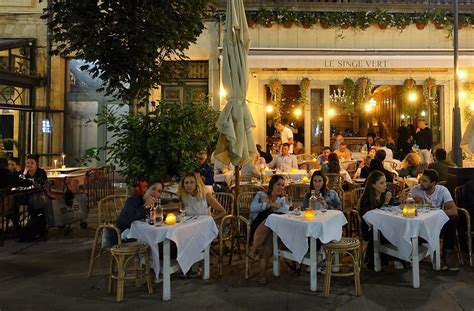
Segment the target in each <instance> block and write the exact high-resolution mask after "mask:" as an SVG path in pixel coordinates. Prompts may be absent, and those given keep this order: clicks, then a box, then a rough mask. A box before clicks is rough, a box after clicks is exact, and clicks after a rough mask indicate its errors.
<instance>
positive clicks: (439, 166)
mask: <svg viewBox="0 0 474 311" xmlns="http://www.w3.org/2000/svg"><path fill="white" fill-rule="evenodd" d="M448 167H456V164H454V162H452V161H450V160H446V150H444V149H443V148H439V149H436V151H435V161H434V162H433V163H430V164H429V165H428V168H429V169H432V170H435V171H436V172H438V175H439V181H445V180H448Z"/></svg>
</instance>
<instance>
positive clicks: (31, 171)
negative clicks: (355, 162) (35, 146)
mask: <svg viewBox="0 0 474 311" xmlns="http://www.w3.org/2000/svg"><path fill="white" fill-rule="evenodd" d="M38 164H39V156H38V155H35V154H30V155H29V156H28V157H27V158H26V169H25V178H26V179H34V182H35V183H38V184H41V185H42V184H44V183H46V181H48V175H47V174H46V171H45V170H44V169H42V168H40V167H39V166H38Z"/></svg>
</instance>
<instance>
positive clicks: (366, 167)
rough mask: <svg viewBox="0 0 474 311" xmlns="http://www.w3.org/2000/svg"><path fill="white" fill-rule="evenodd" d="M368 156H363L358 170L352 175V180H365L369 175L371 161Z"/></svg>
mask: <svg viewBox="0 0 474 311" xmlns="http://www.w3.org/2000/svg"><path fill="white" fill-rule="evenodd" d="M372 159H373V158H372V157H371V156H370V155H368V156H365V157H364V159H363V160H362V162H360V164H359V168H358V169H357V171H356V172H355V174H354V178H367V177H369V174H370V162H371V161H372Z"/></svg>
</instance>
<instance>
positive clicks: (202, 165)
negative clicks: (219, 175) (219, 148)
mask: <svg viewBox="0 0 474 311" xmlns="http://www.w3.org/2000/svg"><path fill="white" fill-rule="evenodd" d="M197 156H198V159H199V173H200V174H201V178H202V181H203V182H204V184H205V185H209V186H212V185H213V184H214V170H213V169H212V167H211V166H210V165H209V163H207V152H206V151H205V150H202V151H199V152H198V154H197Z"/></svg>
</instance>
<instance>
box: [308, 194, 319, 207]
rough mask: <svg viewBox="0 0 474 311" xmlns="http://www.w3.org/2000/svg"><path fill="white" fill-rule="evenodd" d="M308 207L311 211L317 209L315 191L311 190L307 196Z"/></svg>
mask: <svg viewBox="0 0 474 311" xmlns="http://www.w3.org/2000/svg"><path fill="white" fill-rule="evenodd" d="M308 207H309V208H310V209H312V210H313V211H316V210H317V207H318V198H316V192H315V191H314V190H311V196H310V197H309V204H308Z"/></svg>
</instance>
